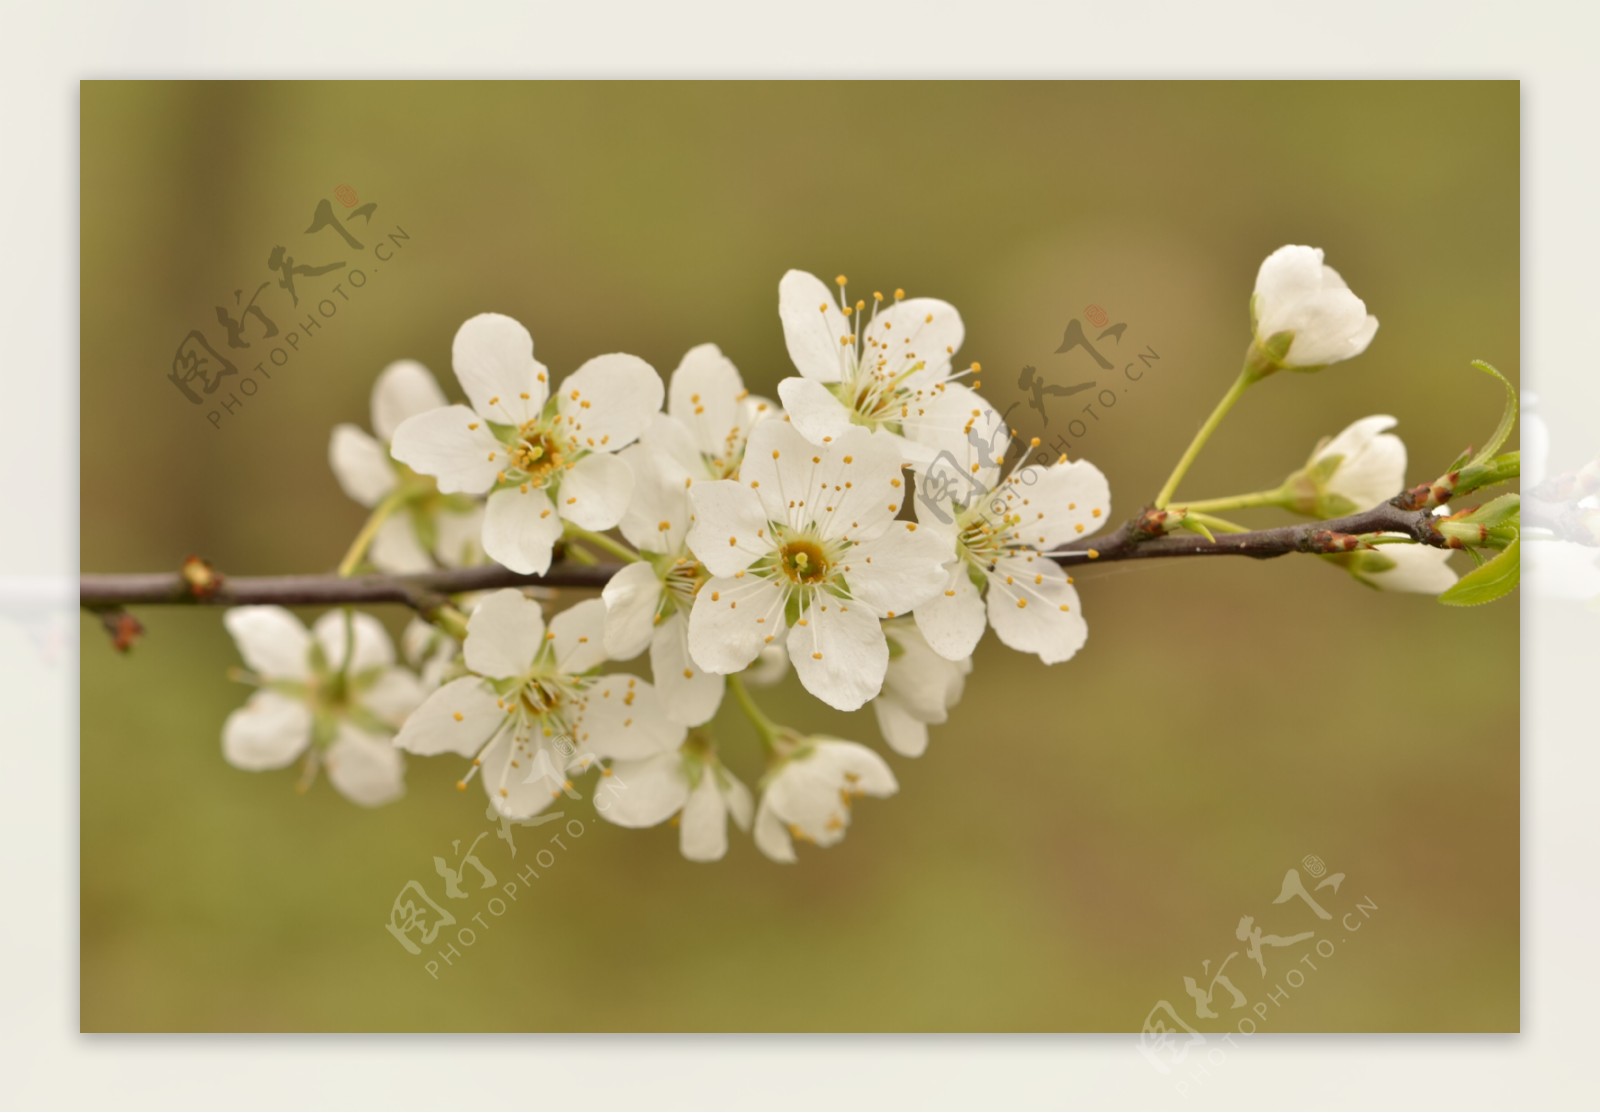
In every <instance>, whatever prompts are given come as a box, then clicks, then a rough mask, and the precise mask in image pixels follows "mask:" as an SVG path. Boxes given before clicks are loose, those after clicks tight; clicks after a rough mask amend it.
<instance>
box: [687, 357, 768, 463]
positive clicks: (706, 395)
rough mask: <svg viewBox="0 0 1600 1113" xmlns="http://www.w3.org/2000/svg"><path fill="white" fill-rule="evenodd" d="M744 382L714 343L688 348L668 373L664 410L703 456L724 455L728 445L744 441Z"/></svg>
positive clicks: (715, 456)
mask: <svg viewBox="0 0 1600 1113" xmlns="http://www.w3.org/2000/svg"><path fill="white" fill-rule="evenodd" d="M744 398H745V389H744V381H743V380H742V379H740V378H739V369H738V368H736V367H735V366H734V365H733V361H732V360H730V359H729V358H728V357H727V356H725V355H723V354H722V349H721V348H719V347H717V346H716V345H715V344H701V345H698V346H697V347H694V348H691V349H689V351H688V353H687V354H686V355H685V356H684V357H683V362H681V363H679V364H678V368H677V370H676V371H674V372H673V373H672V384H671V386H670V387H669V388H668V391H667V410H668V412H669V413H671V415H672V416H673V417H675V418H676V419H678V420H679V421H680V422H682V423H683V424H684V426H685V427H686V428H688V429H689V430H690V431H691V434H692V436H693V437H694V442H695V447H696V448H697V450H698V451H700V452H702V453H704V454H705V455H706V456H709V457H713V458H726V456H727V455H728V450H729V447H730V446H739V445H742V444H743V443H744V434H745V428H746V426H747V425H748V424H749V423H748V421H747V420H746V419H745V415H744V411H743V402H744Z"/></svg>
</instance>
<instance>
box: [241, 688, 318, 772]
mask: <svg viewBox="0 0 1600 1113" xmlns="http://www.w3.org/2000/svg"><path fill="white" fill-rule="evenodd" d="M310 744H311V709H310V708H308V707H307V706H306V705H305V704H304V703H302V702H300V701H299V700H296V699H290V698H289V697H287V696H282V695H279V694H278V693H277V692H269V691H265V690H262V691H258V692H256V693H255V694H254V695H252V696H251V697H250V698H249V699H248V700H246V701H245V705H244V706H243V707H241V708H238V709H237V710H235V711H234V712H232V713H231V714H230V715H229V716H228V718H227V721H226V722H224V723H223V724H222V756H223V757H224V758H226V759H227V761H228V764H229V765H232V766H233V767H235V768H236V769H245V770H248V771H250V772H252V773H254V772H259V771H260V770H263V769H282V768H283V767H284V766H285V765H288V764H289V763H290V762H291V761H293V760H294V759H295V758H297V757H299V756H300V755H301V754H303V753H305V750H306V747H307V746H309V745H310Z"/></svg>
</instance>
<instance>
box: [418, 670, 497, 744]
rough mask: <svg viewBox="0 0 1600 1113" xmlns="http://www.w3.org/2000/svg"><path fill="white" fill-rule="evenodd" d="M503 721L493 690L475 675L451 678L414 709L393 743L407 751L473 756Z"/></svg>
mask: <svg viewBox="0 0 1600 1113" xmlns="http://www.w3.org/2000/svg"><path fill="white" fill-rule="evenodd" d="M505 722H506V713H505V711H504V710H502V709H501V707H500V704H499V703H498V702H497V699H496V696H495V694H494V691H493V690H492V689H490V688H489V687H488V685H486V684H485V683H484V682H483V680H481V679H480V678H478V677H476V676H463V677H461V678H460V679H458V680H452V681H451V682H450V683H448V684H446V685H445V686H444V687H442V688H440V689H439V690H438V691H437V692H434V693H433V694H432V695H431V696H429V697H428V698H427V699H426V700H425V701H423V704H422V706H421V707H419V708H417V709H416V710H415V711H413V712H412V713H411V715H410V717H409V718H407V719H406V722H405V725H404V726H403V727H401V728H400V733H399V734H398V735H397V736H396V737H395V740H394V744H395V745H396V746H398V747H399V748H400V749H402V750H405V751H406V752H407V753H413V754H422V755H424V756H431V755H433V754H460V755H461V756H462V757H473V756H475V755H476V754H477V752H478V751H479V750H480V749H482V748H483V744H484V743H485V742H487V741H489V739H490V737H491V736H492V735H493V734H494V733H495V731H497V730H499V729H500V728H501V727H502V726H504V725H505Z"/></svg>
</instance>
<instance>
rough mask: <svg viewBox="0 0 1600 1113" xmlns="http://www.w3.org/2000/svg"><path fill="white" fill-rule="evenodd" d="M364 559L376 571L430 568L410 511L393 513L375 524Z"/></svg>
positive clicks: (397, 572) (403, 572) (402, 572)
mask: <svg viewBox="0 0 1600 1113" xmlns="http://www.w3.org/2000/svg"><path fill="white" fill-rule="evenodd" d="M367 559H369V560H371V561H372V563H373V566H374V567H376V568H378V569H379V570H380V571H384V572H388V573H391V574H393V575H400V576H406V575H411V574H412V573H415V572H427V571H429V570H431V569H432V568H433V557H431V556H429V555H428V551H427V550H426V549H424V548H423V547H422V541H421V539H420V538H418V537H417V527H416V523H415V522H414V521H413V520H412V518H411V515H410V514H405V513H402V514H396V515H394V516H392V517H390V518H388V519H386V520H385V521H384V523H383V524H382V525H381V526H379V527H378V532H377V534H376V535H375V536H374V537H373V538H372V548H370V549H368V550H367Z"/></svg>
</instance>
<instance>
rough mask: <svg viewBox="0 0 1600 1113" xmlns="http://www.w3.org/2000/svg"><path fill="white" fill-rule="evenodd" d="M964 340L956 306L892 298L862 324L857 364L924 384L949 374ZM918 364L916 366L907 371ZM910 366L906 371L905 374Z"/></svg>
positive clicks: (935, 300) (945, 377)
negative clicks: (892, 302) (858, 361)
mask: <svg viewBox="0 0 1600 1113" xmlns="http://www.w3.org/2000/svg"><path fill="white" fill-rule="evenodd" d="M964 339H966V327H965V326H964V325H963V324H962V323H961V314H960V313H958V312H956V307H955V306H953V305H951V304H950V303H949V302H947V301H940V300H939V299H938V298H907V299H906V300H904V301H898V302H895V303H894V304H893V305H891V306H889V307H888V308H887V309H884V310H882V311H881V312H879V313H878V314H877V315H876V316H874V317H873V318H872V320H871V322H870V323H868V324H865V325H864V332H863V333H862V341H863V345H864V348H863V351H862V356H861V363H862V366H863V368H864V369H869V370H870V369H876V370H878V371H880V372H882V373H886V374H889V375H893V376H897V377H898V376H901V375H904V378H903V379H902V381H903V382H904V383H906V384H907V385H910V386H916V387H926V386H929V385H931V384H933V383H939V382H943V381H944V380H945V379H947V378H949V377H950V360H951V357H952V355H953V354H954V353H955V352H956V351H957V350H959V349H960V347H961V342H962V341H963V340H964ZM917 364H921V367H920V368H918V369H917V370H914V371H912V370H909V369H910V368H912V367H913V366H915V365H917ZM908 371H909V373H907V372H908Z"/></svg>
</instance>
